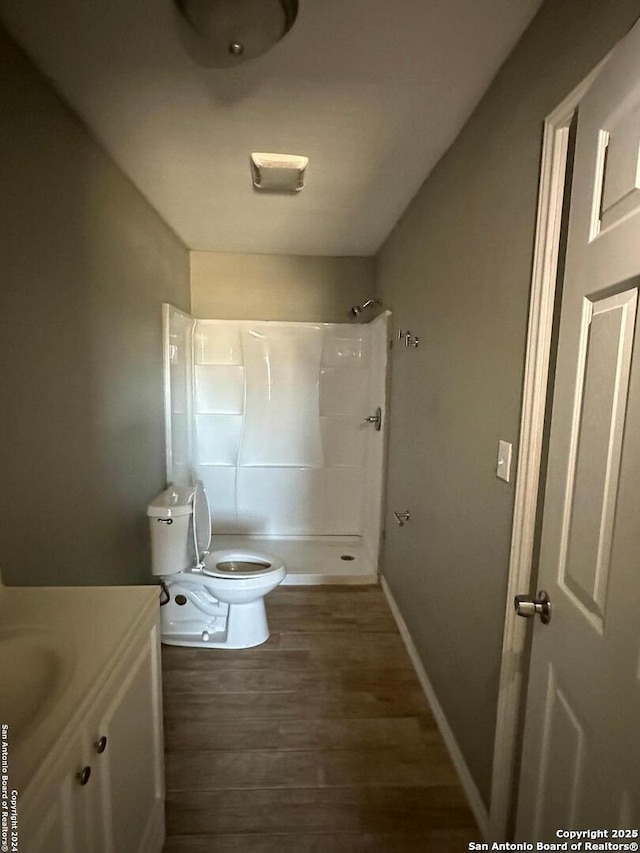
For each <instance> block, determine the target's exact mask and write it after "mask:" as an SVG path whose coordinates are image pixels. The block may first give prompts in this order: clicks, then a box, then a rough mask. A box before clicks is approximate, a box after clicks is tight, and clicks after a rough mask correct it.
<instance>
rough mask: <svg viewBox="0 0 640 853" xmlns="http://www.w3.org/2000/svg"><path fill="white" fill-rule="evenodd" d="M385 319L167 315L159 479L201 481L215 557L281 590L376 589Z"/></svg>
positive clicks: (166, 312)
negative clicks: (262, 565)
mask: <svg viewBox="0 0 640 853" xmlns="http://www.w3.org/2000/svg"><path fill="white" fill-rule="evenodd" d="M389 318H390V314H389V312H385V313H383V314H382V315H380V316H379V317H377V318H376V319H375V320H373V321H372V322H370V323H366V324H364V323H357V324H356V323H298V322H274V321H257V320H256V321H249V320H238V321H235V320H196V319H194V318H192V317H189V316H188V315H186V314H184V313H183V312H181V311H178V310H177V309H175V308H173V307H172V306H170V305H165V306H164V363H165V405H166V418H165V423H166V434H167V435H166V437H167V442H166V444H167V481H168V482H169V483H175V484H187V483H190V482H193V479H194V478H197V479H200V480H202V481H203V483H204V485H205V488H206V490H207V494H208V496H209V502H210V505H211V525H212V531H213V536H214V538H213V542H212V547H213V548H215V549H217V548H226V547H233V546H235V545H236V544H239V542H240V541H243V542H245V543H246V541H247V537H250V539H251V544H252V546H254V547H256V548H259V549H263V550H266V551H271V552H275V553H278V554H280V555H281V556H282V557H283V558H284V560H285V562H286V564H287V571H288V576H287V580H286V581H285V583H300V584H303V583H308V584H312V583H371V582H374V581H375V580H376V578H377V571H378V557H379V551H380V541H381V536H382V506H383V491H384V468H385V455H386V417H385V415H386V411H387V352H388V347H389V344H388V338H389V331H388V328H389Z"/></svg>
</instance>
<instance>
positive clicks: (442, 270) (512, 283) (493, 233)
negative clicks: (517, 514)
mask: <svg viewBox="0 0 640 853" xmlns="http://www.w3.org/2000/svg"><path fill="white" fill-rule="evenodd" d="M639 15H640V2H638V0H633V2H632V0H616V2H607V3H602V2H601V0H581V2H575V0H550V2H547V3H546V4H545V5H544V6H543V7H542V9H541V11H540V13H539V14H538V16H537V17H536V18H535V19H534V21H533V22H532V24H531V26H530V27H529V29H528V30H527V32H526V33H525V35H524V36H523V38H522V40H521V42H520V43H519V44H518V45H517V47H516V49H515V51H514V52H513V54H512V55H511V57H510V58H509V60H508V61H507V62H506V64H505V65H504V66H503V68H502V69H501V71H500V72H499V74H498V76H497V78H496V79H495V81H494V83H493V85H492V86H491V88H490V89H489V91H488V92H487V94H486V95H485V97H484V99H483V100H482V102H481V104H480V105H479V107H478V108H477V110H476V111H475V113H474V115H473V116H472V118H471V119H470V121H469V122H468V123H467V125H466V126H465V128H464V129H463V131H462V132H461V134H460V136H459V137H458V139H457V140H456V142H455V143H454V145H453V146H452V148H451V149H450V150H449V151H448V153H447V154H446V155H445V157H444V158H443V159H442V160H441V161H440V163H439V164H438V166H437V167H436V169H435V170H434V171H433V172H432V174H431V176H430V177H429V178H428V180H427V181H426V182H425V184H424V186H423V187H422V189H421V190H420V191H419V193H418V194H417V196H416V197H415V199H414V200H413V202H412V204H411V205H410V207H409V209H408V210H407V211H406V213H405V215H404V216H403V218H402V219H401V221H400V223H399V224H398V226H397V227H396V229H395V230H394V232H393V233H392V235H391V236H390V238H389V239H388V241H387V243H386V244H385V246H384V247H383V250H382V252H381V254H380V257H379V268H378V269H379V286H380V293H381V295H382V296H383V298H384V299H385V301H386V302H388V303H389V305H390V307H391V308H392V309H393V312H394V321H395V323H396V325H397V326H399V327H401V328H409V329H410V330H411V331H412V332H413V333H414V334H417V335H419V336H420V337H421V339H422V345H421V347H420V348H419V349H417V350H398V349H395V350H394V355H393V369H392V411H391V420H390V423H391V436H390V463H389V493H388V495H389V497H388V507H389V512H388V516H389V515H390V511H391V510H404V509H410V510H411V513H412V520H411V522H410V523H409V524H408V525H406V526H405V527H404V528H402V529H400V528H398V527H397V526H395V525H393V524H391V523H390V521H389V519H387V537H388V538H387V544H386V553H385V559H384V573H385V575H386V577H387V580H388V582H389V585H390V587H391V589H392V591H393V594H394V596H395V597H396V599H397V601H398V603H399V606H400V609H401V611H402V613H403V616H404V618H405V620H406V622H407V624H408V626H409V629H410V631H411V634H412V636H413V638H414V641H415V643H416V645H417V647H418V649H419V652H420V655H421V657H422V660H423V662H424V664H425V668H426V670H427V672H428V674H429V677H430V679H431V680H432V682H433V685H434V687H435V690H436V693H437V695H438V697H439V700H440V702H441V704H442V706H443V708H444V710H445V712H446V715H447V718H448V720H449V722H450V724H451V726H452V728H453V731H454V734H455V736H456V738H457V740H458V743H459V744H460V746H461V748H462V750H463V753H464V756H465V758H466V761H467V763H468V766H469V768H470V770H471V772H472V774H473V776H474V778H475V780H476V782H477V784H478V786H479V789H480V791H481V793H482V795H483V796H484V798H485V799H486V800H487V801H488V799H489V792H490V780H491V764H492V750H493V740H494V728H495V717H496V703H497V687H498V673H499V666H500V651H501V643H502V628H503V615H504V600H505V591H506V582H507V570H508V558H509V544H510V533H511V522H512V508H513V482H512V483H511V484H509V485H507V484H505V483H503V482H502V481H500V480H497V479H496V477H495V464H496V452H497V444H498V439H500V438H503V439H506V440H508V441H512V442H514V444H515V443H516V442H517V439H518V427H519V416H520V405H521V385H522V375H523V365H524V352H525V343H526V340H525V338H526V322H527V309H528V300H529V285H530V275H531V261H532V252H533V241H534V227H535V214H536V196H537V186H538V170H539V161H540V150H541V130H542V121H543V119H544V117H545V116H546V115H547V114H548V113H549V112H550V111H551V110H552V109H553V108H554V107H555V106H556V105H557V104H558V103H559V102H560V101H561V100H562V99H563V98H564V97H565V95H567V94H568V93H569V92H570V90H571V89H572V88H573V87H574V86H575V85H576V84H577V83H578V82H579V81H580V80H581V79H582V78H583V77H584V76H585V75H586V74H587V73H588V72H589V70H590V69H591V68H592V67H593V66H595V65H596V64H597V62H598V61H599V60H601V59H602V58H603V57H604V55H605V54H606V53H607V51H608V50H609V49H610V48H611V47H612V46H613V45H614V44H615V42H616V41H617V40H618V39H620V38H621V37H622V36H623V35H624V34H625V32H626V31H627V30H628V29H629V28H630V27H631V25H632V24H633V23H634V21H635V19H636V18H637V17H638V16H639ZM514 449H516V448H514Z"/></svg>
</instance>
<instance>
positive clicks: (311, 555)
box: [210, 534, 378, 586]
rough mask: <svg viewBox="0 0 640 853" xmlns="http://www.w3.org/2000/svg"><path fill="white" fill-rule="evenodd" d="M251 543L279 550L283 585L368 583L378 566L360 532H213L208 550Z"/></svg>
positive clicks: (258, 546)
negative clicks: (310, 533)
mask: <svg viewBox="0 0 640 853" xmlns="http://www.w3.org/2000/svg"><path fill="white" fill-rule="evenodd" d="M241 545H245V546H246V545H250V547H252V548H255V549H256V550H259V551H270V552H272V553H273V554H278V555H279V556H280V557H282V559H283V560H284V562H285V564H286V567H287V576H286V578H285V579H284V581H283V585H308V586H311V585H314V584H359V583H362V584H370V583H377V582H378V567H377V566H376V565H375V563H374V562H373V560H372V559H371V557H370V556H369V554H368V552H367V549H366V548H365V546H364V544H363V541H362V538H361V537H360V536H232V535H226V534H216V535H215V536H213V537H212V540H211V546H210V547H211V550H212V551H213V550H216V551H217V550H218V549H222V548H236V547H239V546H241Z"/></svg>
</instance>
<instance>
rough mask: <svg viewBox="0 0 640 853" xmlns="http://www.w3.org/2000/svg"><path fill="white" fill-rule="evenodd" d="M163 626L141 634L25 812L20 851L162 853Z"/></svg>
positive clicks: (63, 746)
mask: <svg viewBox="0 0 640 853" xmlns="http://www.w3.org/2000/svg"><path fill="white" fill-rule="evenodd" d="M160 683H161V681H160V654H159V629H158V625H157V621H156V622H154V624H153V625H152V626H151V627H149V626H147V627H146V629H145V630H143V631H141V632H138V634H137V636H136V637H135V638H133V639H132V641H131V643H130V644H129V645H128V648H127V651H126V652H125V654H124V655H123V656H122V658H121V659H120V660H119V661H118V663H117V665H116V666H115V668H114V669H113V670H112V672H111V673H110V675H109V676H108V678H107V679H106V681H105V683H104V684H100V685H96V688H97V689H96V692H95V694H94V697H93V700H92V701H90V702H89V703H88V710H87V712H86V713H85V715H84V717H83V720H82V722H81V724H80V726H79V727H78V728H77V730H76V732H75V733H74V734H73V735H72V736H71V738H70V739H69V740H67V741H66V742H65V743H62V742H61V743H59V744H58V745H57V746H56V747H55V748H54V749H55V752H56V753H59V759H58V760H57V761H56V762H53V763H52V767H53V768H54V769H52V770H51V772H50V773H49V774H48V782H47V783H46V784H44V785H40V786H37V787H38V790H37V791H33V792H32V788H33V785H30V786H29V790H28V792H27V793H28V795H29V796H28V797H26V798H25V799H27V800H28V802H25V803H24V805H20V807H19V822H20V846H19V849H20V851H21V853H45V851H46V853H159V851H160V850H161V849H162V845H163V842H164V766H163V738H162V716H161V714H162V708H161V689H160Z"/></svg>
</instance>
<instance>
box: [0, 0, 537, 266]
mask: <svg viewBox="0 0 640 853" xmlns="http://www.w3.org/2000/svg"><path fill="white" fill-rule="evenodd" d="M540 5H541V0H300V12H299V15H298V20H297V21H296V23H295V25H294V27H293V29H292V30H291V32H290V33H289V34H288V35H287V36H286V37H285V39H284V40H283V41H282V42H280V44H278V45H277V46H276V47H275V48H273V50H271V51H270V52H269V53H267V54H265V55H264V56H262V57H259V58H258V59H255V60H253V61H251V62H247V63H245V64H243V65H240V66H238V67H237V68H233V69H225V70H220V69H203V68H201V67H199V66H198V65H196V64H195V63H194V62H193V60H192V59H191V58H190V57H189V55H188V54H187V53H186V52H185V50H184V48H183V46H182V43H181V41H180V39H179V37H178V34H177V29H176V21H175V16H174V11H173V6H172V2H171V0H56V2H49V1H48V0H31V2H25V0H0V15H1V16H2V18H3V19H4V20H5V22H6V24H7V26H8V28H9V29H10V31H12V32H13V34H14V35H15V37H16V38H17V39H18V41H19V42H20V43H21V44H22V45H23V46H24V47H25V49H26V50H27V52H28V53H30V54H31V56H32V57H33V58H34V60H35V62H36V63H37V64H38V66H39V67H40V68H41V69H42V70H43V71H44V72H45V74H46V75H47V76H48V77H49V78H51V79H52V80H53V81H54V84H55V85H56V86H57V87H58V88H59V90H60V91H61V92H62V93H63V96H64V97H65V98H66V100H67V101H69V102H70V103H71V105H72V106H73V107H74V109H75V110H76V111H77V112H78V113H79V114H80V115H81V116H82V117H83V119H84V121H85V122H86V123H87V124H88V125H89V127H90V128H91V129H92V130H93V132H94V133H95V135H96V137H97V138H98V139H99V140H100V141H101V143H102V144H103V145H104V147H105V148H106V149H107V150H108V151H109V152H110V154H111V155H112V157H113V158H114V160H115V161H116V162H117V163H118V164H119V165H120V167H121V168H122V169H123V171H124V172H126V174H127V175H128V176H129V177H130V178H131V180H132V181H133V182H134V183H135V184H136V185H137V186H138V188H139V189H140V190H141V191H142V193H143V194H144V195H145V196H146V197H147V199H148V200H149V201H150V202H151V204H152V205H153V206H154V207H155V208H156V209H157V210H158V211H159V213H160V214H161V216H162V217H163V218H164V219H165V220H166V221H167V222H168V223H169V225H171V227H172V228H173V229H174V230H175V231H176V232H177V233H178V234H179V235H180V237H181V238H182V239H183V240H184V242H185V243H186V245H187V246H188V247H189V248H191V249H204V250H211V251H229V252H266V253H283V254H308V255H370V254H373V253H375V252H376V251H377V250H378V249H379V248H380V245H381V244H382V243H383V241H384V240H385V238H386V237H387V235H388V234H389V232H390V231H391V229H392V228H393V226H394V225H395V223H396V222H397V220H398V218H399V217H400V215H401V214H402V212H403V211H404V209H405V208H406V207H407V205H408V203H409V201H410V200H411V198H412V197H413V195H414V194H415V193H416V191H417V190H418V188H419V187H420V185H421V183H422V182H423V181H424V179H425V177H426V176H427V175H428V173H429V172H430V170H431V169H432V168H433V166H434V165H435V164H436V162H437V161H438V159H439V158H440V157H441V156H442V154H443V153H444V152H445V151H446V149H447V147H448V146H449V145H450V144H451V142H452V141H453V139H454V138H455V136H456V134H457V133H458V131H459V130H460V128H461V127H462V125H463V124H464V122H465V121H466V119H467V118H468V116H469V114H470V113H471V111H472V109H473V107H474V106H475V105H476V103H477V102H478V100H479V98H480V97H481V95H482V93H483V92H484V90H485V89H486V88H487V86H488V84H489V82H490V81H491V79H492V77H493V75H494V74H495V72H496V71H497V69H498V67H499V66H500V64H501V63H502V62H503V61H504V59H505V58H506V56H507V55H508V53H509V51H510V50H511V48H512V47H513V45H514V44H515V42H516V41H517V39H518V38H519V36H520V34H521V33H522V32H523V30H524V29H525V27H526V25H527V24H528V22H529V21H530V19H531V18H532V17H533V15H534V14H535V12H536V11H537V9H538V7H539V6H540ZM252 151H276V152H281V153H289V154H304V155H307V156H308V157H309V158H310V164H309V168H308V170H307V178H306V187H305V189H304V190H303V191H302V192H301V193H300V194H298V195H295V196H284V197H283V196H268V195H264V194H262V195H261V194H260V193H257V192H255V191H254V190H253V189H252V185H251V177H250V171H249V154H250V153H251V152H252Z"/></svg>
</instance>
